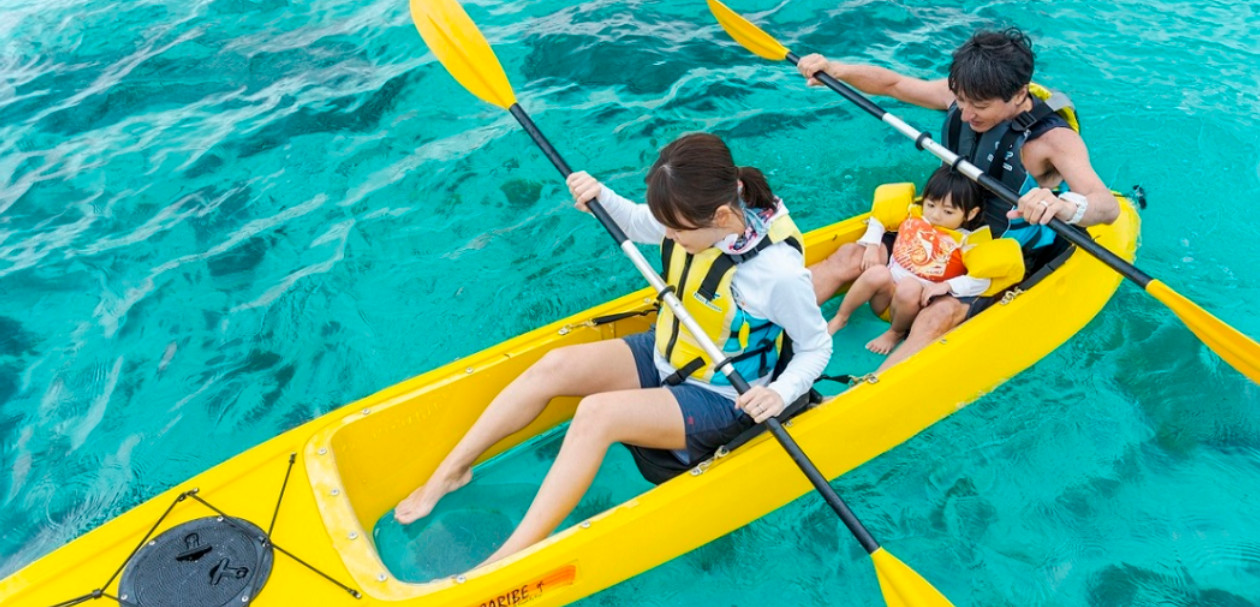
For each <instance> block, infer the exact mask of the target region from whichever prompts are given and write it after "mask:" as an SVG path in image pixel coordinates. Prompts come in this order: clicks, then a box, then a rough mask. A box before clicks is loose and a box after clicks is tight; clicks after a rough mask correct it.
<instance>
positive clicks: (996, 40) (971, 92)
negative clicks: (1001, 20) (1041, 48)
mask: <svg viewBox="0 0 1260 607" xmlns="http://www.w3.org/2000/svg"><path fill="white" fill-rule="evenodd" d="M1033 64H1034V61H1033V52H1032V43H1031V42H1029V40H1028V36H1025V35H1024V32H1022V31H1020V30H1019V28H1016V27H1011V28H1007V29H1004V30H1002V31H1000V32H993V31H979V32H976V33H975V35H974V36H972V37H971V39H969V40H967V41H966V42H964V43H963V44H962V46H960V47H958V50H956V51H954V61H953V63H950V65H949V90H950V91H953V93H954V94H955V95H962V96H963V97H966V98H967V99H969V100H971V101H982V100H985V99H1001V100H1002V101H1010V100H1011V98H1012V97H1014V96H1015V93H1018V92H1019V90H1020V89H1021V88H1023V87H1025V86H1027V85H1028V83H1029V82H1031V81H1032V75H1033Z"/></svg>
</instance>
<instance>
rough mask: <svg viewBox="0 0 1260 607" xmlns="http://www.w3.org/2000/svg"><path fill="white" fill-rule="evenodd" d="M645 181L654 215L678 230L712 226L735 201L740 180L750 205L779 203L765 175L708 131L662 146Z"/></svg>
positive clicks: (765, 207)
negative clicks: (742, 164)
mask: <svg viewBox="0 0 1260 607" xmlns="http://www.w3.org/2000/svg"><path fill="white" fill-rule="evenodd" d="M644 181H646V182H647V204H648V208H650V209H651V210H652V216H653V217H655V218H656V220H657V221H659V222H661V223H663V224H665V225H666V226H668V227H670V228H673V229H675V230H688V229H694V228H703V227H708V226H709V225H710V224H711V222H712V221H713V215H714V213H717V210H718V208H719V207H721V206H723V205H735V204H736V201H737V200H738V199H739V182H741V181H742V182H743V183H744V195H743V198H744V202H745V203H746V204H747V205H748V206H749V207H750V208H757V209H769V208H773V207H774V206H775V204H776V202H775V197H774V194H773V193H772V192H771V191H770V184H768V183H766V177H765V175H762V174H761V171H759V170H757V169H754V168H752V167H737V166H735V160H734V159H733V158H732V157H731V150H730V149H729V148H727V147H726V144H725V143H723V142H722V140H721V139H720V138H719V137H717V136H716V135H710V134H709V133H691V134H689V135H683V136H682V137H679V138H678V139H675V140H674V141H673V142H671V143H670V144H669V145H667V146H665V147H664V148H662V149H661V153H660V155H659V156H658V157H657V159H656V163H655V164H653V165H652V168H651V169H650V170H649V171H648V174H647V179H645V180H644Z"/></svg>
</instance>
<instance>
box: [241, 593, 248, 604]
mask: <svg viewBox="0 0 1260 607" xmlns="http://www.w3.org/2000/svg"><path fill="white" fill-rule="evenodd" d="M241 602H242V603H248V602H249V595H248V594H247V595H245V596H243V597H241Z"/></svg>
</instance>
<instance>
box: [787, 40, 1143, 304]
mask: <svg viewBox="0 0 1260 607" xmlns="http://www.w3.org/2000/svg"><path fill="white" fill-rule="evenodd" d="M786 59H787V61H790V62H791V63H792V65H797V64H798V63H800V60H801V58H800V57H797V56H796V54H795V53H788V54H787V58H786ZM814 78H815V79H816V80H818V81H819V82H821V83H823V84H825V85H827V88H829V89H831V90H833V91H835V92H837V93H840V95H841V96H843V97H844V98H845V99H848V100H849V101H852V102H853V103H854V104H856V105H857V106H858V107H860V108H862V109H863V110H866V112H867V113H868V114H870V115H872V116H874V117H876V118H878V119H880V120H884V116H886V115H888V112H887V111H885V110H884V108H881V107H879V106H878V105H876V104H875V103H874V102H872V101H871V100H870V99H867V98H866V97H865V96H863V95H862V94H861V93H858V92H857V91H855V90H853V88H852V87H850V86H849V85H847V84H845V83H843V82H840V81H839V80H836V79H835V78H834V77H832V76H831V74H828V73H826V72H818V73H817V74H814ZM931 138H932V136H931V135H930V134H928V133H926V132H920V133H919V137H918V138H916V140H915V145H916V146H917V147H918V148H919V149H924V148H923V142H922V140H923V139H931ZM955 155H957V154H955ZM942 160H945V159H944V158H942ZM964 162H967V161H966V159H964V158H962V157H958V158H956V159H955V160H954V164H953V166H954V168H955V169H957V168H958V165H960V164H962V163H964ZM976 183H979V184H980V185H981V186H983V187H984V189H986V190H988V191H990V192H992V193H993V194H994V195H995V196H997V197H998V198H999V199H1001V200H1002V201H1003V202H1005V203H1006V204H1009V205H1011V208H1015V207H1018V206H1019V195H1018V194H1016V193H1015V192H1013V191H1011V189H1010V188H1008V187H1006V185H1005V184H1003V183H1002V182H1000V181H998V180H996V179H994V178H993V177H992V176H990V175H989V174H987V173H981V175H980V177H979V178H978V179H976ZM1048 225H1049V227H1050V229H1051V230H1054V231H1055V232H1056V233H1058V234H1059V235H1060V236H1062V237H1063V238H1065V239H1066V240H1067V241H1068V242H1071V243H1072V244H1074V245H1076V246H1078V247H1080V248H1082V249H1085V250H1086V251H1089V253H1090V254H1092V255H1094V256H1095V257H1097V258H1098V259H1099V260H1101V261H1102V262H1103V263H1104V264H1107V266H1109V267H1111V268H1112V269H1113V270H1115V271H1117V272H1119V273H1120V274H1121V275H1123V276H1124V277H1125V278H1128V279H1129V280H1132V281H1133V282H1135V283H1137V285H1138V286H1139V287H1141V288H1142V289H1146V285H1147V284H1149V283H1150V282H1151V280H1153V279H1152V278H1151V276H1150V275H1148V274H1147V273H1146V272H1143V271H1141V270H1139V269H1137V268H1136V267H1135V266H1133V264H1130V263H1129V262H1127V261H1125V260H1124V259H1123V258H1121V257H1120V256H1119V255H1116V254H1115V253H1112V252H1111V251H1110V250H1108V249H1107V248H1106V247H1103V246H1101V245H1099V244H1098V243H1096V242H1094V241H1093V239H1092V238H1090V237H1089V234H1088V233H1085V232H1081V231H1080V230H1076V229H1073V228H1072V226H1070V225H1068V224H1066V223H1064V222H1063V220H1061V219H1059V218H1057V217H1056V218H1054V219H1051V220H1050V223H1049V224H1048Z"/></svg>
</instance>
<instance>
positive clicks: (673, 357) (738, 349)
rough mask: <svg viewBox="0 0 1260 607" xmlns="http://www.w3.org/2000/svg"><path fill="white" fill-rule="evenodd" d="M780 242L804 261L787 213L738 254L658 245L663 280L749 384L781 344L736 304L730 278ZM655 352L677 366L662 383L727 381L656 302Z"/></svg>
mask: <svg viewBox="0 0 1260 607" xmlns="http://www.w3.org/2000/svg"><path fill="white" fill-rule="evenodd" d="M780 242H786V243H787V244H788V245H790V246H792V247H793V248H795V249H796V250H798V251H801V252H802V260H803V259H804V255H803V253H804V247H803V244H802V243H803V242H804V237H802V236H801V231H800V229H798V228H797V227H796V223H795V222H793V221H792V218H791V217H789V216H788V215H780V216H779V217H776V218H775V219H773V220H772V221H771V222H770V225H769V233H768V234H766V235H765V236H764V237H763V238H762V240H761V242H759V243H757V245H756V246H754V247H753V249H752V250H751V251H748V252H746V253H742V254H739V255H731V254H727V253H725V252H723V251H721V250H720V249H718V248H716V247H710V248H708V249H705V250H704V251H702V252H700V253H698V254H695V255H692V254H690V253H688V252H687V251H686V250H684V249H683V248H682V247H680V246H677V245H676V244H675V243H674V241H672V240H669V239H668V238H667V239H665V240H664V241H663V242H662V243H661V267H662V268H664V270H663V272H662V275H663V277H664V278H665V282H666V283H668V284H669V285H670V286H671V287H673V288H674V293H675V295H677V296H678V299H679V301H681V302H682V304H683V307H684V308H686V310H687V312H688V313H689V314H691V316H692V318H694V319H695V320H696V323H697V324H699V325H700V327H702V328H703V329H704V332H705V334H706V335H708V337H709V339H710V340H712V341H713V343H714V344H717V346H718V347H719V348H721V350H722V353H723V354H725V355H726V357H727V359H728V360H730V361H731V363H732V364H733V365H734V367H735V370H736V371H738V372H739V374H740V375H741V376H742V377H743V378H744V379H745V380H747V381H749V382H752V381H754V380H756V379H758V378H761V377H765V376H766V375H769V374H770V373H772V372H773V371H774V368H775V365H776V364H777V363H778V361H779V355H780V353H781V351H782V348H783V329H782V328H780V327H779V326H778V325H775V324H774V323H772V322H770V321H769V320H766V319H764V318H757V317H755V316H753V315H751V314H749V313H748V312H747V311H745V310H743V309H742V308H740V307H739V304H738V303H736V301H735V296H734V295H733V294H732V292H731V280H732V279H733V278H734V277H735V270H736V268H737V266H738V265H739V264H740V263H744V262H746V261H748V260H750V259H752V258H753V257H756V255H757V254H758V253H760V252H761V251H762V250H763V249H765V248H767V247H769V246H773V245H776V244H778V243H780ZM656 350H657V352H659V353H660V354H661V355H662V356H664V357H665V359H666V360H668V361H669V364H670V365H671V366H673V367H674V369H675V370H676V373H675V374H674V375H673V376H671V377H669V378H666V380H665V381H666V383H669V384H678V383H681V382H682V381H683V380H685V379H687V378H688V377H690V378H693V379H696V380H699V381H702V382H706V383H711V384H713V385H721V386H729V385H730V380H728V379H727V378H726V376H725V375H723V374H722V373H720V372H718V371H717V370H716V368H715V365H714V364H713V363H714V362H715V361H711V360H709V357H708V356H707V355H706V354H705V352H704V349H703V348H701V347H700V345H699V344H698V343H697V342H696V340H695V338H694V337H692V335H691V333H690V332H689V331H687V328H686V327H684V326H682V324H681V323H680V322H679V321H678V318H677V317H676V316H674V312H673V310H671V309H669V306H661V308H660V311H659V312H658V313H657V316H656ZM716 362H719V363H720V362H722V361H716Z"/></svg>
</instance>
